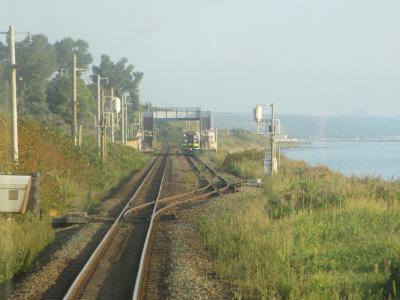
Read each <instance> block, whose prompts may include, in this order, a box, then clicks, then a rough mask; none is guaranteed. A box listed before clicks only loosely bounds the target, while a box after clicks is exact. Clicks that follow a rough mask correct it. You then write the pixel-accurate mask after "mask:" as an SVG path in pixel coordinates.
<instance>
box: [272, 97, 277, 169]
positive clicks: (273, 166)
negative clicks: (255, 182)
mask: <svg viewBox="0 0 400 300" xmlns="http://www.w3.org/2000/svg"><path fill="white" fill-rule="evenodd" d="M270 136H271V145H270V146H271V162H270V174H276V173H277V172H278V161H277V159H276V142H275V111H274V104H271V133H270Z"/></svg>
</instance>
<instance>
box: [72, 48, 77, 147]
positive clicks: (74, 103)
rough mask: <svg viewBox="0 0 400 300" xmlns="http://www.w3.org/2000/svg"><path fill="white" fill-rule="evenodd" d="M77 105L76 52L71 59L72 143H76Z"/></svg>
mask: <svg viewBox="0 0 400 300" xmlns="http://www.w3.org/2000/svg"><path fill="white" fill-rule="evenodd" d="M77 105H78V102H77V100H76V54H75V53H74V55H73V60H72V136H73V137H74V145H75V146H77V145H78V136H77V135H78V121H77Z"/></svg>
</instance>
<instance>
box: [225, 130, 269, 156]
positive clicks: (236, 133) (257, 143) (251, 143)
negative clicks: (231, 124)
mask: <svg viewBox="0 0 400 300" xmlns="http://www.w3.org/2000/svg"><path fill="white" fill-rule="evenodd" d="M267 144H268V143H267V138H266V137H265V135H259V134H256V133H253V132H250V131H247V130H243V129H231V130H229V131H226V130H222V129H221V130H219V131H218V147H219V150H221V151H222V152H227V153H231V152H237V151H243V150H249V149H260V148H265V147H267Z"/></svg>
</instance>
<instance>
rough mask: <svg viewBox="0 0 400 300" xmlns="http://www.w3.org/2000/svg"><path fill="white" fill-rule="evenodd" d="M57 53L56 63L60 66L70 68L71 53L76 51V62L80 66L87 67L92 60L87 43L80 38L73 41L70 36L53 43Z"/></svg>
mask: <svg viewBox="0 0 400 300" xmlns="http://www.w3.org/2000/svg"><path fill="white" fill-rule="evenodd" d="M54 49H55V51H56V55H57V63H58V65H59V66H60V67H61V68H68V69H71V68H72V55H73V53H74V52H75V53H76V62H77V65H78V66H79V67H80V68H88V67H89V65H90V64H91V63H92V62H93V57H92V55H91V54H90V53H89V44H88V43H87V42H86V41H84V40H81V39H78V40H76V41H74V40H73V39H72V38H70V37H68V38H64V39H62V40H60V41H57V42H55V43H54Z"/></svg>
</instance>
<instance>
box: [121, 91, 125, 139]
mask: <svg viewBox="0 0 400 300" xmlns="http://www.w3.org/2000/svg"><path fill="white" fill-rule="evenodd" d="M125 97H126V96H125V94H123V95H122V99H121V100H122V105H121V139H122V144H124V145H125Z"/></svg>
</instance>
